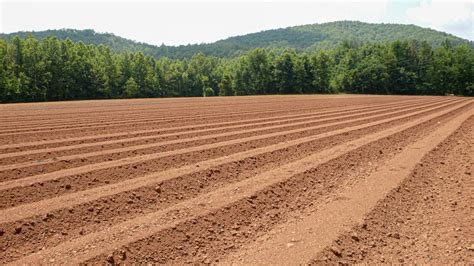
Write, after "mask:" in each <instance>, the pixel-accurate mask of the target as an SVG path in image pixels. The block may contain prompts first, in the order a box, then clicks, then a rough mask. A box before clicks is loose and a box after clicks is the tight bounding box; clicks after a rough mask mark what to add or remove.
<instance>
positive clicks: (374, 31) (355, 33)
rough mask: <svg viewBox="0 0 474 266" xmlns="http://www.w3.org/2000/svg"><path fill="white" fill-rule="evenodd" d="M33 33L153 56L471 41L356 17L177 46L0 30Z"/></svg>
mask: <svg viewBox="0 0 474 266" xmlns="http://www.w3.org/2000/svg"><path fill="white" fill-rule="evenodd" d="M30 34H31V35H33V36H34V37H36V38H46V37H50V36H55V37H57V38H59V39H67V38H69V39H71V40H73V41H82V42H84V43H85V44H96V45H99V44H103V45H106V46H108V47H110V48H111V49H112V50H114V51H118V52H122V51H142V52H144V53H145V54H147V55H151V56H155V57H161V56H166V57H171V58H185V57H191V56H193V55H194V54H196V53H199V52H201V53H204V54H206V55H213V56H218V57H234V56H238V55H241V54H242V53H244V52H246V51H248V50H251V49H254V48H259V47H260V48H281V49H284V48H293V49H296V50H298V51H309V50H314V49H329V48H334V47H335V46H337V45H340V44H342V43H343V42H344V41H347V40H350V41H355V42H358V43H382V42H391V41H395V40H408V41H409V40H417V41H420V42H421V41H426V42H428V43H429V44H430V45H432V46H435V47H436V46H439V45H441V44H442V43H443V42H444V41H446V40H448V41H450V42H451V43H452V44H453V45H459V44H469V45H471V46H473V42H470V41H468V40H466V39H462V38H459V37H456V36H454V35H451V34H448V33H445V32H440V31H436V30H432V29H428V28H423V27H419V26H415V25H404V24H385V23H365V22H359V21H337V22H329V23H322V24H308V25H301V26H294V27H288V28H280V29H272V30H265V31H261V32H257V33H250V34H246V35H241V36H234V37H230V38H227V39H224V40H219V41H216V42H214V43H207V44H191V45H180V46H165V45H162V46H155V45H151V44H146V43H141V42H135V41H132V40H128V39H125V38H122V37H119V36H116V35H114V34H111V33H97V32H95V31H94V30H74V29H61V30H46V31H36V32H15V33H9V34H0V38H5V39H9V38H12V37H13V36H16V35H18V36H20V37H22V38H24V37H26V36H28V35H30Z"/></svg>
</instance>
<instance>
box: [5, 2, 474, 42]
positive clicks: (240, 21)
mask: <svg viewBox="0 0 474 266" xmlns="http://www.w3.org/2000/svg"><path fill="white" fill-rule="evenodd" d="M0 3H1V4H0V15H1V19H0V31H1V32H3V33H10V32H15V31H31V30H35V31H39V30H46V29H61V28H73V29H94V30H96V31H98V32H110V33H114V34H115V35H118V36H122V37H125V38H128V39H132V40H136V41H140V42H146V43H151V44H157V45H160V44H162V43H164V44H167V45H179V44H188V43H202V42H213V41H216V40H219V39H223V38H226V37H230V36H235V35H242V34H246V33H251V32H257V31H261V30H266V29H274V28H280V27H287V26H294V25H302V24H311V23H322V22H330V21H336V20H360V21H365V22H386V23H403V24H416V25H419V26H423V27H430V28H433V29H437V30H441V31H445V32H449V33H451V34H454V35H457V36H460V37H463V38H466V39H470V40H473V22H474V21H473V18H474V13H473V12H474V4H473V1H469V0H468V1H446V0H445V1H440V0H431V1H427V0H412V1H410V0H380V1H375V0H373V1H329V0H327V1H306V2H285V1H264V2H258V3H256V2H254V1H240V2H236V1H225V0H224V1H222V0H221V1H219V2H203V1H173V2H162V1H120V2H118V1H109V0H105V1H104V0H103V1H90V0H88V1H64V0H63V1H57V2H54V1H40V0H36V1H11V0H10V1H8V0H0Z"/></svg>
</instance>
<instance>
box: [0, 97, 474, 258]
mask: <svg viewBox="0 0 474 266" xmlns="http://www.w3.org/2000/svg"><path fill="white" fill-rule="evenodd" d="M466 106H469V109H468V111H467V112H464V113H463V114H461V115H460V116H459V117H458V118H457V119H455V120H453V121H454V122H452V123H460V122H462V121H461V120H463V119H467V117H469V116H470V115H472V106H471V102H470V101H468V102H466V103H465V104H462V105H457V106H456V107H454V108H450V109H448V110H445V111H440V112H436V113H435V114H431V115H426V116H423V117H422V118H419V119H415V121H410V122H407V123H403V124H402V125H398V126H393V127H390V128H389V129H387V130H383V131H380V132H376V133H374V134H370V135H367V136H364V137H361V138H359V139H356V140H353V141H350V142H347V143H343V144H340V145H337V146H334V147H332V148H329V149H326V150H323V151H320V152H318V153H315V154H312V155H310V156H308V157H305V158H304V159H301V160H298V161H295V162H291V163H288V164H285V165H283V166H281V167H279V168H276V169H273V170H271V171H268V172H265V173H262V174H259V175H257V176H255V177H253V178H250V179H246V180H244V181H241V182H239V183H237V184H232V185H228V186H225V187H222V188H219V189H217V190H215V191H213V192H211V193H208V194H205V195H201V196H198V197H197V198H194V199H192V200H189V201H184V202H181V203H179V204H176V205H174V206H172V207H170V208H167V209H165V210H161V211H158V212H155V213H150V214H147V215H145V216H142V217H138V218H136V219H132V220H129V221H126V222H123V223H120V224H117V225H114V226H112V227H109V228H108V229H106V230H104V231H100V232H96V233H91V234H88V235H85V236H83V237H80V238H77V239H73V240H70V241H67V242H64V243H62V244H60V245H58V246H56V247H53V248H49V249H45V250H43V251H40V252H37V253H35V254H33V255H30V256H27V257H25V258H22V259H20V260H18V261H15V262H14V264H33V263H51V262H54V263H65V262H67V263H79V262H84V261H87V260H89V259H93V258H94V257H96V256H101V255H102V254H104V253H107V252H111V251H113V250H114V249H116V248H120V247H122V246H124V245H129V244H130V243H133V242H135V241H139V240H141V239H144V238H147V237H150V236H153V235H154V234H157V233H158V232H160V231H164V230H168V229H169V230H173V228H175V226H177V225H179V224H183V223H185V222H187V221H191V220H193V219H195V218H197V217H201V216H205V215H207V214H210V213H211V212H213V211H216V210H219V209H223V208H225V207H226V206H229V205H231V204H234V203H236V202H238V201H242V200H245V199H247V198H249V197H250V196H252V195H254V194H255V193H257V192H259V191H262V190H264V189H265V188H267V187H268V186H271V185H274V184H277V183H279V182H283V181H285V180H288V179H289V178H291V177H292V176H294V175H296V174H300V173H303V172H305V171H307V170H310V169H313V168H315V167H317V166H318V165H321V164H323V163H326V162H329V161H330V160H332V159H335V158H337V157H339V156H342V155H344V154H346V153H348V152H350V151H353V150H356V149H358V148H361V147H363V146H364V145H367V144H368V143H371V142H374V141H377V140H380V139H382V138H386V137H389V136H392V135H394V134H397V133H398V132H401V131H403V130H407V129H409V128H411V127H414V126H417V125H418V124H420V123H424V122H426V121H430V120H431V119H435V118H436V117H439V116H442V115H444V114H447V113H450V112H452V111H455V110H457V109H459V108H462V107H466ZM339 133H341V132H339ZM209 163H210V164H208V162H202V163H201V164H200V165H201V167H210V166H212V165H214V163H213V162H209ZM155 178H156V177H155ZM122 185H123V184H122ZM236 188H238V189H237V190H236ZM88 192H92V191H88ZM94 193H95V192H94ZM83 196H84V195H83ZM90 196H94V195H90ZM62 198H63V200H65V199H64V198H65V197H62ZM250 199H252V198H251V197H250ZM65 202H68V203H69V201H67V200H66V201H65ZM43 211H45V210H44V209H43ZM17 213H18V212H17ZM7 214H8V213H7ZM3 216H7V217H9V215H3ZM92 262H94V261H93V260H92Z"/></svg>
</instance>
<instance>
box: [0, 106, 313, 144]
mask: <svg viewBox="0 0 474 266" xmlns="http://www.w3.org/2000/svg"><path fill="white" fill-rule="evenodd" d="M260 108H261V107H260V106H259V107H258V109H256V110H255V111H245V112H231V113H230V114H222V115H220V118H223V117H229V116H236V115H244V114H252V113H259V110H260V111H261V110H262V109H260ZM310 108H311V107H310ZM313 108H314V107H313ZM308 109H309V108H308ZM263 110H265V109H263ZM280 110H282V111H285V110H288V108H281V109H280ZM156 115H159V114H156ZM160 116H162V114H161V115H160ZM214 116H215V112H209V113H206V114H197V115H196V114H194V115H190V116H182V115H178V116H174V117H168V118H158V119H157V118H153V119H150V118H148V119H142V120H137V119H124V120H121V121H117V122H106V123H90V124H84V125H82V126H81V125H76V124H71V125H70V126H57V127H54V126H47V127H44V126H42V127H38V128H25V129H6V130H0V137H1V136H11V135H17V134H33V133H45V132H49V133H51V132H64V131H69V130H78V129H104V128H107V127H113V126H119V125H128V124H133V125H148V124H150V123H165V122H174V121H176V120H177V119H179V120H181V121H186V120H191V121H193V120H195V119H198V118H201V119H205V118H209V117H211V118H212V117H214Z"/></svg>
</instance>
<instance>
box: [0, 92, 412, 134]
mask: <svg viewBox="0 0 474 266" xmlns="http://www.w3.org/2000/svg"><path fill="white" fill-rule="evenodd" d="M413 101H419V100H418V99H410V100H404V101H403V102H413ZM308 106H312V107H313V108H314V107H315V106H314V104H313V105H308ZM213 107H215V106H213ZM226 107H227V108H229V107H231V106H226ZM280 107H281V106H280ZM299 107H300V108H299V109H301V110H306V109H303V108H301V106H300V105H299ZM258 108H262V106H260V105H259V106H258ZM306 108H308V107H306ZM181 109H182V108H181ZM279 109H280V110H288V108H287V109H283V108H279ZM324 109H328V108H324ZM260 110H262V111H263V110H266V109H260ZM158 111H162V110H158ZM189 111H190V110H187V112H189ZM288 111H289V110H288ZM111 112H113V111H111ZM209 113H212V112H209ZM163 115H167V114H163V113H159V112H157V111H148V110H142V111H140V112H136V113H135V112H134V113H131V114H128V115H127V116H126V118H128V120H131V119H132V118H133V119H142V118H149V117H150V116H161V117H162V116H163ZM177 117H178V116H176V115H174V116H173V117H166V119H171V118H177ZM123 118H124V114H120V113H116V112H113V113H111V114H110V115H108V116H104V117H92V118H91V117H78V118H73V119H71V118H69V119H67V118H60V119H49V120H47V121H37V120H35V121H33V123H25V121H16V120H15V121H14V122H12V123H6V122H3V124H4V125H5V126H8V127H9V128H10V129H24V128H31V127H34V126H36V125H39V126H40V127H42V128H50V127H51V126H69V125H71V124H72V123H73V124H74V125H79V124H78V123H83V124H84V125H89V124H88V123H94V122H111V121H114V122H116V121H119V122H120V121H127V120H123ZM101 120H102V121H101ZM46 126H48V127H46Z"/></svg>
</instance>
